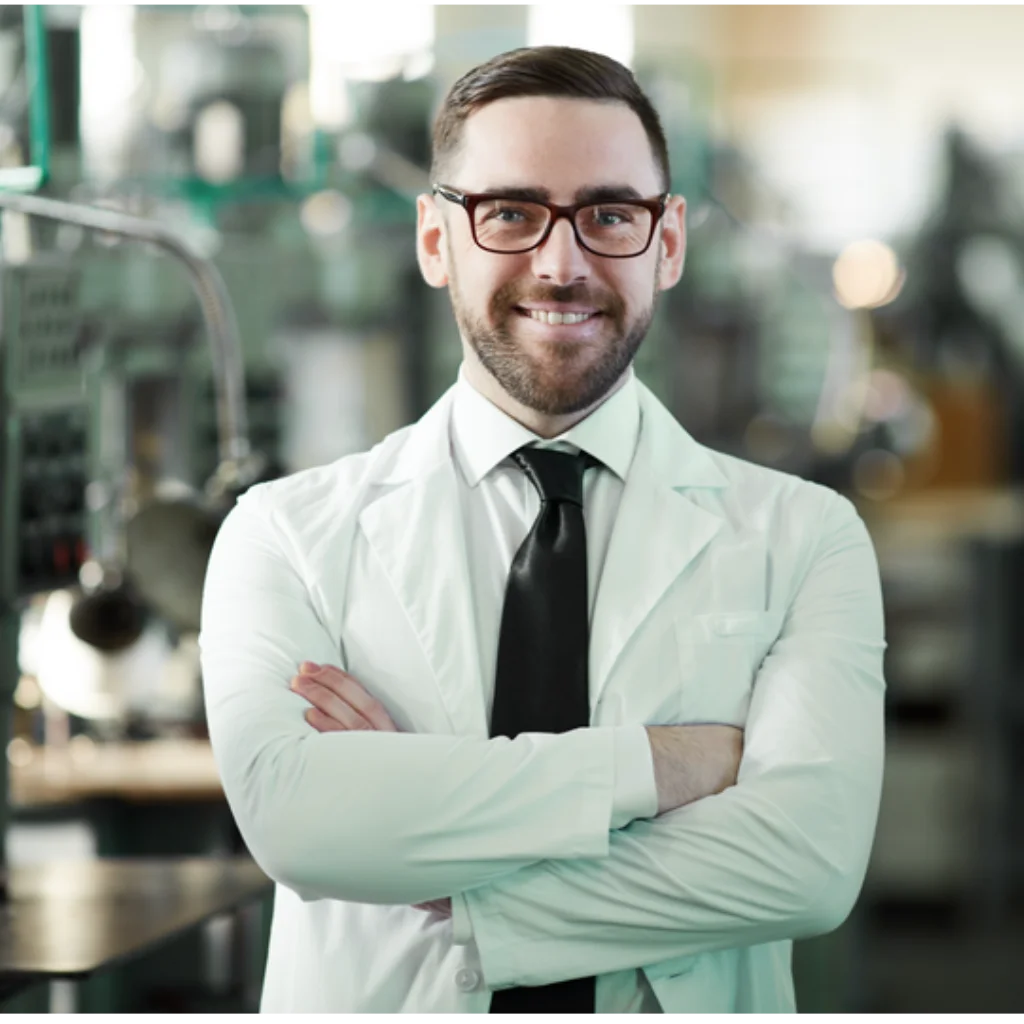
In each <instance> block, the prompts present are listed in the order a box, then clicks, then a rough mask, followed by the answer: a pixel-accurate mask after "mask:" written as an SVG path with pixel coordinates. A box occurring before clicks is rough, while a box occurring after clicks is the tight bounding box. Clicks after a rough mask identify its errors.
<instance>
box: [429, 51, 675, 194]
mask: <svg viewBox="0 0 1024 1024" xmlns="http://www.w3.org/2000/svg"><path fill="white" fill-rule="evenodd" d="M516 96H561V97H565V98H568V99H582V100H598V101H604V102H609V101H611V102H614V101H618V102H620V103H625V104H626V105H627V106H628V107H629V108H630V109H631V110H632V111H633V112H634V113H635V114H636V116H637V117H639V118H640V122H641V124H642V125H643V126H644V130H645V131H646V132H647V138H648V140H649V141H650V144H651V150H652V151H653V153H654V159H655V161H656V163H657V165H658V170H659V171H660V173H661V178H662V184H663V187H664V188H665V190H666V191H667V190H668V188H669V182H670V180H671V175H670V171H669V163H668V146H667V144H666V142H665V133H664V131H663V130H662V127H661V120H660V118H659V117H658V112H657V111H656V110H655V109H654V107H653V105H652V104H651V101H650V100H649V99H648V98H647V96H646V95H644V92H643V90H642V89H641V88H640V86H639V85H638V84H637V81H636V79H635V78H634V77H633V72H632V71H630V70H629V68H627V67H624V66H623V65H622V64H620V63H619V62H618V61H617V60H612V58H611V57H606V56H604V54H601V53H592V52H591V51H590V50H578V49H576V48H575V47H571V46H530V47H522V48H520V49H518V50H510V51H509V52H508V53H500V54H498V56H497V57H492V58H491V59H490V60H489V61H487V62H486V63H484V64H480V65H478V66H477V67H475V68H472V69H471V70H470V71H467V72H466V74H464V75H463V76H462V77H461V78H460V79H459V80H458V81H457V82H456V83H455V84H454V85H453V86H452V87H451V90H450V91H449V93H448V95H447V97H446V98H445V101H444V103H443V104H442V106H441V109H440V111H439V112H438V115H437V118H436V119H435V121H434V138H433V160H432V163H431V167H430V175H431V179H430V180H431V181H439V180H441V179H442V176H443V174H444V173H445V169H446V168H447V166H448V165H449V164H450V163H451V161H452V159H453V157H454V156H455V154H456V153H457V152H458V149H459V146H460V145H461V143H462V126H463V125H464V124H465V122H466V119H467V118H468V117H469V116H470V114H473V113H474V112H476V111H477V110H479V109H480V108H481V107H484V106H486V105H487V104H488V103H493V102H495V100H502V99H509V98H511V97H516Z"/></svg>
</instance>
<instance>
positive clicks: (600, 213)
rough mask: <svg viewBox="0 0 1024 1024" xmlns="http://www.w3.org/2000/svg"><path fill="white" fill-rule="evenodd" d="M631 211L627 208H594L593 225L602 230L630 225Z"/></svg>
mask: <svg viewBox="0 0 1024 1024" xmlns="http://www.w3.org/2000/svg"><path fill="white" fill-rule="evenodd" d="M634 220H635V214H634V212H633V210H632V209H631V208H630V207H628V206H597V207H595V208H594V223H595V224H597V225H598V227H602V228H614V227H618V226H619V225H620V224H632V223H633V221H634Z"/></svg>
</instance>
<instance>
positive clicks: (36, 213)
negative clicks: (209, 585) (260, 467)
mask: <svg viewBox="0 0 1024 1024" xmlns="http://www.w3.org/2000/svg"><path fill="white" fill-rule="evenodd" d="M0 208H2V209H6V210H14V211H16V212H18V213H23V214H27V215H28V216H31V217H45V218H46V219H48V220H56V221H60V222H61V223H62V224H74V225H75V226H77V227H80V228H88V229H90V230H91V231H103V232H105V233H106V234H108V235H118V236H120V237H121V238H131V239H134V240H135V241H139V242H149V243H150V244H152V245H155V246H157V247H158V248H159V249H161V250H162V251H164V252H166V253H168V254H169V255H170V256H172V257H174V258H175V259H176V260H178V261H179V262H180V263H183V264H184V265H185V268H186V270H188V273H189V277H190V279H191V281H192V286H193V288H194V290H195V293H196V297H197V298H198V299H199V305H200V308H201V309H202V314H203V321H204V323H205V325H206V337H207V340H208V342H209V345H210V356H211V359H212V361H213V384H214V393H215V395H216V403H217V435H218V446H219V452H220V461H221V465H220V467H218V474H217V475H218V476H219V477H221V478H222V480H221V483H224V484H230V483H231V482H232V480H233V479H235V478H237V477H239V476H244V475H245V472H244V471H243V469H242V464H243V463H245V462H246V461H247V460H248V459H249V456H250V448H249V431H248V423H247V420H246V412H245V367H244V364H243V358H242V342H241V338H240V337H239V334H238V322H237V320H236V319H235V311H234V308H233V306H232V305H231V299H230V298H229V296H228V292H227V288H226V287H225V286H224V280H223V278H222V277H221V276H220V272H219V271H218V270H217V268H216V267H215V266H214V264H213V263H212V262H211V261H210V260H208V259H204V258H203V257H201V256H197V255H196V254H195V253H194V252H192V251H191V250H190V249H189V247H188V245H187V244H186V243H185V241H184V240H183V239H181V238H179V237H178V236H177V235H176V234H175V233H174V232H173V231H171V230H170V229H169V228H166V227H164V225H162V224H159V223H157V222H156V221H152V220H146V219H145V218H143V217H134V216H132V215H130V214H127V213H120V212H118V211H116V210H104V209H100V208H99V207H96V206H85V205H83V204H81V203H68V202H64V201H63V200H58V199H46V198H43V197H41V196H33V195H22V194H20V193H17V192H6V191H2V190H0ZM224 478H228V479H224Z"/></svg>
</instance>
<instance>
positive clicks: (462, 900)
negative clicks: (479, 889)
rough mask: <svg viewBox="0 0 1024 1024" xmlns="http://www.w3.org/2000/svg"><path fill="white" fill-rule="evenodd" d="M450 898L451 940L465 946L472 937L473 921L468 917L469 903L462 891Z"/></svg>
mask: <svg viewBox="0 0 1024 1024" xmlns="http://www.w3.org/2000/svg"><path fill="white" fill-rule="evenodd" d="M451 900H452V942H453V943H454V944H455V945H456V946H465V945H466V944H467V943H468V942H469V941H470V940H471V939H472V938H473V922H472V921H470V919H469V904H468V903H467V902H466V897H465V895H464V894H463V893H461V892H457V893H456V894H455V895H454V896H452V898H451Z"/></svg>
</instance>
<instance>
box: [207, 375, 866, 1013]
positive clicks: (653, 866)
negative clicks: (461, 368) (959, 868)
mask: <svg viewBox="0 0 1024 1024" xmlns="http://www.w3.org/2000/svg"><path fill="white" fill-rule="evenodd" d="M638 384H639V382H638ZM638 391H639V398H640V409H641V427H640V437H639V440H638V444H637V450H636V455H635V457H634V459H633V463H632V465H631V468H630V471H629V475H628V478H627V480H626V483H625V487H624V490H623V495H622V501H621V505H620V508H619V513H618V518H617V520H616V523H615V526H614V529H613V533H612V538H611V541H610V545H609V549H608V554H607V558H606V562H605V566H604V571H603V575H602V578H601V581H600V585H599V589H598V594H597V598H596V605H595V609H594V613H593V619H592V624H591V650H590V686H591V708H592V715H591V727H590V728H588V729H577V730H574V731H572V732H570V733H566V734H564V735H561V736H555V735H545V734H536V733H534V734H526V735H523V736H520V737H518V738H517V739H516V740H514V741H512V740H508V739H505V738H500V739H495V740H490V739H489V738H488V727H487V720H486V717H487V716H486V708H485V706H484V700H483V697H482V694H481V686H480V683H479V680H478V678H477V676H478V673H479V664H480V660H479V658H478V655H477V650H476V646H475V641H474V630H473V609H472V606H471V595H470V588H469V577H468V574H467V567H466V554H465V548H464V538H463V532H462V529H461V526H460V522H459V507H458V501H457V494H456V481H455V476H454V472H455V470H454V466H453V462H452V456H451V452H450V447H449V435H448V420H449V411H450V405H451V398H452V392H451V391H449V392H447V393H446V394H445V395H444V396H442V398H441V399H440V400H439V401H438V402H437V403H436V404H435V405H434V406H433V408H432V409H430V410H429V411H428V413H427V414H426V415H425V416H424V417H423V419H421V420H420V421H419V422H418V423H416V424H414V425H412V426H411V427H408V428H405V429H403V430H401V431H399V432H397V433H396V434H393V435H391V436H390V437H388V438H386V439H385V440H384V441H383V442H382V443H381V444H379V445H378V446H376V447H375V448H374V449H373V450H372V451H370V452H368V453H364V454H360V455H354V456H349V457H346V458H343V459H341V460H339V461H337V462H335V463H333V464H332V465H329V466H324V467H320V468H317V469H313V470H309V471H305V472H302V473H298V474H295V475H293V476H290V477H287V478H284V479H281V480H278V481H274V482H271V483H269V484H265V485H262V486H258V487H255V488H253V489H252V490H251V491H250V492H249V493H248V494H247V495H245V496H244V497H243V498H242V499H241V501H240V502H239V504H238V505H237V506H236V508H235V509H234V510H233V511H232V513H231V514H230V515H229V517H228V519H227V520H226V521H225V524H224V526H223V527H222V529H221V532H220V534H219V535H218V538H217V542H216V545H215V548H214V552H213V555H212V558H211V561H210V566H209V570H208V574H207V582H206V591H205V595H204V605H203V628H202V633H201V638H200V640H201V648H202V669H203V676H204V687H205V695H206V704H207V712H208V718H209V725H210V735H211V738H212V742H213V749H214V753H215V755H216V758H217V762H218V765H219V767H220V771H221V774H222V778H223V782H224V787H225V791H226V794H227V797H228V800H229V802H230V805H231V807H232V810H233V812H234V814H235V816H236V819H237V821H238V824H239V827H240V829H241V831H242V834H243V836H244V838H245V840H246V842H247V843H248V845H249V848H250V850H251V851H252V853H253V856H254V857H255V858H256V860H257V861H258V862H259V864H260V865H261V866H262V867H263V868H264V870H266V871H267V873H268V874H269V875H270V876H271V877H272V878H274V879H275V880H276V881H277V883H278V885H277V890H276V902H275V911H274V921H273V927H272V935H271V943H270V954H269V961H268V966H267V973H266V979H265V986H264V995H263V1009H264V1010H265V1011H281V1012H285V1011H320V1012H330V1011H362V1012H380V1011H390V1012H397V1011H420V1012H485V1011H486V1010H487V1007H488V1005H489V1000H490V994H489V991H488V989H497V988H504V987H507V986H510V985H517V984H518V985H543V984H548V983H550V982H554V981H558V980H561V979H563V978H567V977H576V976H580V975H588V974H603V973H611V972H617V971H630V972H631V971H633V970H635V969H636V968H638V967H639V968H642V969H643V971H644V973H645V974H646V976H647V978H648V980H649V982H650V984H651V986H652V987H653V989H654V991H655V993H656V995H657V998H658V1000H659V1002H660V1003H661V1005H662V1008H663V1010H665V1011H666V1012H698V1011H703V1012H713V1011H758V1012H779V1011H789V1010H792V1009H794V1000H793V986H792V978H791V970H790V953H791V945H792V943H791V940H792V939H794V938H797V937H802V936H808V935H812V934H816V933H821V932H824V931H827V930H830V929H832V928H834V927H836V926H837V925H838V924H839V923H840V922H841V921H842V920H843V919H844V918H845V917H846V915H847V914H848V913H849V911H850V909H851V907H852V905H853V903H854V901H855V899H856V896H857V894H858V892H859V889H860V886H861V883H862V880H863V876H864V872H865V869H866V865H867V860H868V854H869V850H870V846H871V840H872V835H873V831H874V825H875V820H876V815H877V810H878V800H879V794H880V787H881V776H882V753H883V735H882V734H883V730H882V706H883V690H884V682H883V675H882V655H883V650H884V647H885V644H884V641H883V622H882V606H881V595H880V587H879V582H878V572H877V566H876V562H875V558H874V553H873V549H872V546H871V543H870V540H869V538H868V535H867V532H866V530H865V528H864V526H863V523H862V522H861V520H860V518H859V517H858V516H857V514H856V512H855V511H854V508H853V506H852V505H851V504H850V502H848V501H847V500H846V499H845V498H842V497H840V496H838V495H837V494H835V493H834V492H832V491H830V490H828V489H826V488H824V487H821V486H818V485H815V484H812V483H809V482H806V481H802V480H800V479H798V478H796V477H792V476H789V475H786V474H782V473H778V472H774V471H771V470H768V469H764V468H761V467H757V466H754V465H752V464H749V463H746V462H743V461H741V460H738V459H735V458H732V457H728V456H725V455H722V454H719V453H716V452H714V451H711V450H710V449H707V448H705V447H703V446H702V445H700V444H698V443H697V442H696V441H694V440H693V439H692V438H691V437H690V436H689V435H688V434H687V433H686V432H685V431H684V430H683V429H682V428H681V427H680V426H679V424H678V423H677V422H676V421H675V420H674V419H673V418H672V417H671V415H670V414H669V413H668V411H667V410H666V409H665V408H664V407H663V406H662V405H661V404H660V403H659V402H658V401H657V400H656V399H655V398H654V396H653V395H652V394H651V392H650V391H649V390H648V389H647V388H645V387H643V386H642V385H639V387H638ZM307 659H308V660H311V661H317V662H322V663H331V664H338V665H341V666H342V667H344V668H346V669H347V671H349V672H351V673H352V674H353V675H354V676H355V677H356V678H357V679H359V680H360V681H361V682H362V683H363V684H364V685H365V686H366V687H367V688H368V689H369V690H370V691H371V692H372V693H374V694H375V695H376V696H377V697H379V698H380V699H381V700H382V701H383V703H384V704H385V706H386V707H387V709H388V710H389V712H390V713H391V715H392V717H393V718H394V720H395V721H396V723H397V724H398V725H399V727H400V728H401V729H402V730H407V732H401V733H376V732H344V733H332V734H319V733H317V732H315V731H314V730H313V729H312V728H311V727H310V726H309V725H308V724H307V723H306V722H305V721H304V719H303V717H302V716H303V711H304V710H305V709H306V708H307V707H308V704H306V702H305V701H304V700H303V699H302V698H301V697H299V696H298V695H296V694H294V693H292V692H290V691H289V689H288V685H287V684H288V680H289V679H290V677H291V676H292V675H293V674H295V672H296V670H297V666H298V664H299V663H300V662H301V661H303V660H307ZM709 721H710V722H729V723H734V724H737V725H744V726H745V728H746V733H745V744H746V745H745V752H744V757H743V762H742V766H741V769H740V777H739V781H738V783H737V785H736V786H734V787H731V788H730V789H728V790H727V791H726V792H724V793H722V794H720V795H718V796H714V797H709V798H706V799H704V800H700V801H697V802H696V803H694V804H691V805H690V806H688V807H684V808H681V809H679V810H677V811H674V812H671V813H669V814H665V815H661V816H659V817H657V818H652V819H637V820H635V821H634V822H632V823H631V824H630V825H629V826H628V827H626V828H623V829H618V830H613V831H609V821H610V814H611V806H612V804H611V801H612V791H613V788H614V774H613V768H614V759H613V745H612V741H613V736H614V733H613V730H614V729H615V728H619V727H623V726H632V727H634V728H635V727H636V725H637V724H651V725H654V724H676V723H696V722H709ZM454 893H465V896H464V897H463V898H464V899H465V903H462V904H461V905H459V906H458V912H457V915H456V919H455V921H454V924H455V925H457V926H459V927H460V928H462V927H465V925H466V918H465V917H462V918H461V925H460V917H459V915H460V914H461V915H465V913H466V908H468V920H469V921H470V922H471V923H472V932H473V938H472V939H471V940H470V941H469V942H467V943H465V944H460V943H459V942H454V941H453V931H452V928H453V922H452V921H449V920H447V919H445V918H442V917H440V916H438V915H435V914H431V913H428V912H425V911H422V910H418V909H414V908H412V907H411V906H409V905H410V904H413V903H419V902H425V901H428V900H433V899H436V898H438V897H443V896H447V895H451V894H454ZM456 902H457V903H458V901H456ZM455 937H458V936H455Z"/></svg>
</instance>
